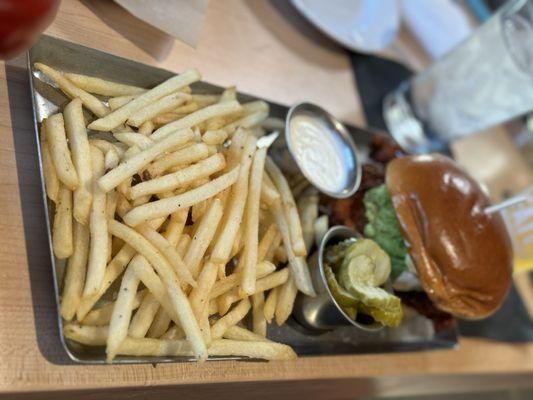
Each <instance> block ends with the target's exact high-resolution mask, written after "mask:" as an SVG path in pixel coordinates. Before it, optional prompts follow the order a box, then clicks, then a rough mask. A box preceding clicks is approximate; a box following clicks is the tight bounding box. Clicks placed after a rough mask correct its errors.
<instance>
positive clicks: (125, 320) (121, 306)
mask: <svg viewBox="0 0 533 400" xmlns="http://www.w3.org/2000/svg"><path fill="white" fill-rule="evenodd" d="M139 283H140V281H139V278H138V277H137V275H136V274H135V271H134V270H133V268H131V267H128V268H127V269H126V272H124V276H123V277H122V282H121V284H120V289H119V291H118V297H117V300H116V301H115V307H114V308H113V312H112V314H111V321H109V335H108V336H107V343H106V350H105V352H106V361H107V362H108V363H110V362H111V361H113V358H115V356H116V354H117V351H118V348H119V346H120V344H121V343H122V341H123V340H124V339H125V338H126V336H127V335H128V325H129V323H130V320H131V314H132V312H133V302H134V300H135V294H136V293H137V287H138V286H139Z"/></svg>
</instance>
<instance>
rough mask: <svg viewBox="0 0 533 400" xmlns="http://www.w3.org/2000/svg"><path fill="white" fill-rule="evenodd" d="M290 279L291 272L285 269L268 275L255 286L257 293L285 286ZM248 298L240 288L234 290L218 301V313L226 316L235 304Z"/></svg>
mask: <svg viewBox="0 0 533 400" xmlns="http://www.w3.org/2000/svg"><path fill="white" fill-rule="evenodd" d="M288 277H289V270H288V269H287V268H283V269H282V270H279V271H276V272H274V273H272V274H270V275H267V276H265V277H263V278H261V279H258V280H257V282H256V285H255V292H254V294H255V293H260V292H264V291H265V290H269V289H272V288H274V287H276V286H280V285H283V284H284V283H285V282H286V281H287V279H288ZM245 297H246V294H244V293H243V292H242V291H240V290H238V288H234V289H232V290H230V291H229V292H227V293H225V294H223V295H222V296H220V297H219V298H218V299H217V306H218V312H219V314H220V315H224V314H226V313H227V312H228V310H229V308H230V307H231V305H232V304H233V303H235V302H236V301H239V300H241V299H243V298H245Z"/></svg>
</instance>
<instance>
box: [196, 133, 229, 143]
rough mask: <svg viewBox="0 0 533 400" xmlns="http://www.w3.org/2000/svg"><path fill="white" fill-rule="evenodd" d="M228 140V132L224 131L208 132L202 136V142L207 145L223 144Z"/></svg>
mask: <svg viewBox="0 0 533 400" xmlns="http://www.w3.org/2000/svg"><path fill="white" fill-rule="evenodd" d="M227 138H228V134H227V132H225V131H223V130H221V129H220V130H216V131H207V132H206V133H204V134H203V135H202V141H203V142H204V143H205V144H209V145H217V144H222V143H224V141H225V140H226V139H227Z"/></svg>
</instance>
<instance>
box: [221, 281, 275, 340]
mask: <svg viewBox="0 0 533 400" xmlns="http://www.w3.org/2000/svg"><path fill="white" fill-rule="evenodd" d="M279 288H280V287H279V286H278V287H275V288H273V289H272V290H270V292H269V293H268V296H267V298H266V300H265V305H264V307H263V315H264V316H265V320H266V321H267V322H268V323H269V324H270V323H271V322H272V318H274V314H275V313H276V306H277V304H278V296H279ZM230 339H231V338H230Z"/></svg>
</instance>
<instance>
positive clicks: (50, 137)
mask: <svg viewBox="0 0 533 400" xmlns="http://www.w3.org/2000/svg"><path fill="white" fill-rule="evenodd" d="M45 124H46V130H45V132H46V141H47V143H48V148H49V149H50V154H51V156H52V162H53V163H54V167H55V170H56V173H57V177H58V178H59V180H60V181H61V183H63V184H64V185H65V186H66V187H67V188H68V189H70V190H72V191H74V190H76V188H77V187H78V186H79V179H78V174H77V172H76V168H75V167H74V163H73V162H72V157H71V154H70V150H69V148H68V144H67V135H66V133H65V125H64V121H63V114H55V115H52V116H50V117H48V118H47V119H46V122H45Z"/></svg>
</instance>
